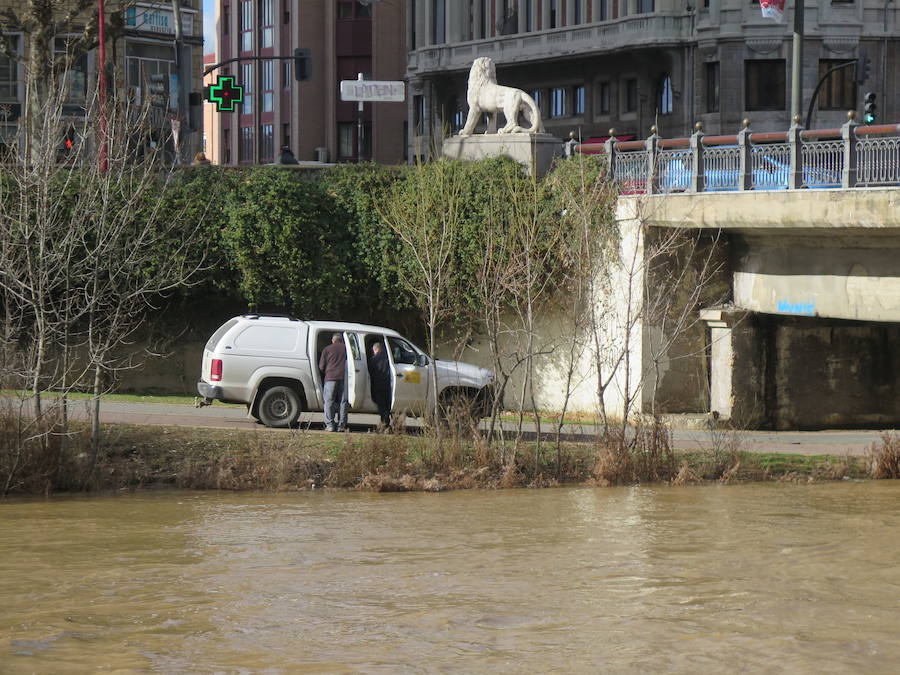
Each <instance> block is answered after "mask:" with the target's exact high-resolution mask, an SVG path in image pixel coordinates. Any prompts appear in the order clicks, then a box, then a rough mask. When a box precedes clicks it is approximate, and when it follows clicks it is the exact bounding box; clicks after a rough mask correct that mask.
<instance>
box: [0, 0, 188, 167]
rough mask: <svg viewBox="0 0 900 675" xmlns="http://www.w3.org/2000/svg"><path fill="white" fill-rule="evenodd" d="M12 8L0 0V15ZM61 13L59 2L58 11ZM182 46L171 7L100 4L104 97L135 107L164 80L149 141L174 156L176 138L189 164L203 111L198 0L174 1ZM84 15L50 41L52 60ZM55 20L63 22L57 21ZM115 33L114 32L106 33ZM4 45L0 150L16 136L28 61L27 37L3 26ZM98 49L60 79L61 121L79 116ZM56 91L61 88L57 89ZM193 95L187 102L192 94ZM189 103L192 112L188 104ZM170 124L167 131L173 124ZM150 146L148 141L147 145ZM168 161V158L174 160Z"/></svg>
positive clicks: (20, 9) (13, 1)
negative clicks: (155, 79)
mask: <svg viewBox="0 0 900 675" xmlns="http://www.w3.org/2000/svg"><path fill="white" fill-rule="evenodd" d="M5 8H9V9H11V10H12V11H13V12H14V13H15V14H16V16H20V15H21V16H24V14H23V13H24V12H25V11H27V10H26V9H25V7H24V3H21V2H19V1H18V0H0V11H2V10H4V9H5ZM63 9H64V7H63V3H60V12H61V13H62V10H63ZM178 9H179V14H180V16H181V22H182V41H181V44H180V45H179V46H176V45H175V40H174V38H175V12H174V9H173V7H172V5H171V3H169V2H167V3H160V2H149V1H148V2H141V1H138V2H128V3H121V2H109V3H108V4H107V26H108V28H107V45H106V58H107V62H108V64H109V65H108V66H107V70H108V72H109V73H110V74H111V76H112V79H111V81H109V88H108V91H110V92H113V93H116V92H121V93H125V94H127V96H128V97H129V99H130V100H131V101H132V103H133V104H136V105H141V104H143V102H144V99H145V97H146V96H147V93H148V91H149V84H150V78H151V76H153V75H162V76H165V78H166V80H165V86H166V88H167V90H168V91H167V96H166V97H165V105H164V110H159V111H157V112H156V113H155V114H154V115H153V117H152V119H153V124H154V126H155V127H156V129H155V132H154V133H153V134H151V136H152V137H154V138H156V139H158V140H159V141H160V142H164V143H167V144H168V145H170V146H171V149H172V150H174V143H173V142H172V140H173V139H172V136H173V134H172V132H173V131H177V135H178V137H179V141H180V149H181V156H182V158H189V157H190V156H191V155H192V154H193V152H195V151H196V150H197V149H199V147H200V143H201V130H202V117H201V116H202V110H201V107H200V105H199V103H200V101H199V98H198V97H199V94H200V91H201V73H202V49H203V36H202V29H203V15H202V0H180V4H179V7H178ZM89 16H90V14H89V13H85V14H84V15H83V16H82V17H77V18H76V19H75V20H74V21H73V22H72V23H71V25H70V26H69V28H68V32H66V33H64V34H60V35H57V36H56V37H55V38H54V50H55V52H56V53H57V54H62V53H64V52H66V50H67V48H69V46H70V45H71V43H72V40H73V39H74V38H76V37H77V36H78V35H79V34H80V33H81V31H82V30H83V28H84V24H85V22H86V21H87V20H88V18H89ZM60 18H62V17H60ZM114 25H115V26H116V28H113V26H114ZM3 39H4V40H5V43H6V45H7V46H8V48H9V50H10V51H11V52H12V54H13V55H14V58H10V57H9V56H7V55H4V54H0V143H9V142H11V141H12V139H13V138H15V136H16V131H17V129H18V123H19V119H20V117H21V114H22V108H23V106H24V105H25V81H26V71H25V63H26V62H27V57H28V49H29V44H28V33H27V32H26V31H24V30H19V29H18V28H17V27H16V26H15V25H10V26H8V27H7V29H6V30H5V31H4V32H3ZM98 66H99V56H98V50H97V49H96V48H95V49H92V50H90V51H88V52H86V53H84V54H81V55H80V56H79V57H78V58H77V59H76V60H75V63H74V65H73V67H72V68H71V69H70V70H69V71H68V72H67V73H66V75H65V78H64V79H65V86H66V87H67V90H66V92H67V93H66V101H65V105H64V109H63V115H64V117H69V118H79V117H82V116H83V115H84V111H85V108H86V107H87V106H88V105H89V104H90V99H91V97H92V96H93V92H94V91H95V90H96V84H97V73H98V70H99V67H98ZM61 84H62V83H61ZM192 92H193V93H195V94H196V95H195V96H193V97H191V96H190V94H191V93H192ZM192 103H193V105H192ZM173 121H174V124H173ZM154 142H155V141H154ZM173 159H174V157H173Z"/></svg>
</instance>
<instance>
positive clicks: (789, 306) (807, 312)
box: [778, 300, 816, 316]
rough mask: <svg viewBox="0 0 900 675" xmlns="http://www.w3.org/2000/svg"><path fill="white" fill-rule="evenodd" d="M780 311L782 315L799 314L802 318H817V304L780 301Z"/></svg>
mask: <svg viewBox="0 0 900 675" xmlns="http://www.w3.org/2000/svg"><path fill="white" fill-rule="evenodd" d="M778 311H779V312H781V313H782V314H799V315H800V316H815V315H816V303H815V302H791V301H790V300H779V301H778Z"/></svg>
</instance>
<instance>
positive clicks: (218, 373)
mask: <svg viewBox="0 0 900 675" xmlns="http://www.w3.org/2000/svg"><path fill="white" fill-rule="evenodd" d="M209 379H210V380H211V381H212V382H221V381H222V359H213V360H212V363H211V364H210V366H209Z"/></svg>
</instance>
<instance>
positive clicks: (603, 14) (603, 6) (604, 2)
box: [594, 0, 610, 21]
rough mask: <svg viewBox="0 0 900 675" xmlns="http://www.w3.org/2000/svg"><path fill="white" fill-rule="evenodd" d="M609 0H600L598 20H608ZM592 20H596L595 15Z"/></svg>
mask: <svg viewBox="0 0 900 675" xmlns="http://www.w3.org/2000/svg"><path fill="white" fill-rule="evenodd" d="M609 2H610V0H600V21H609ZM594 20H595V21H596V20H597V19H596V17H595V18H594Z"/></svg>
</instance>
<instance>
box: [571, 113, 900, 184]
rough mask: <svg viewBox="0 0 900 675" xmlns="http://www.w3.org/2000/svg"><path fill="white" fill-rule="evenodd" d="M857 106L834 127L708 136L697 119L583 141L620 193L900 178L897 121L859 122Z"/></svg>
mask: <svg viewBox="0 0 900 675" xmlns="http://www.w3.org/2000/svg"><path fill="white" fill-rule="evenodd" d="M854 116H855V115H854V113H853V112H852V111H851V112H850V113H848V114H847V117H848V121H847V123H846V124H845V125H843V126H842V127H840V128H839V129H802V128H801V127H800V126H799V125H798V124H796V123H795V124H793V125H792V126H791V128H790V129H788V130H787V131H779V132H753V131H750V128H749V127H750V123H749V121H748V120H744V125H743V127H744V128H743V129H742V130H741V131H740V133H737V134H735V135H734V136H707V135H705V134H704V133H703V128H702V126H701V124H700V123H699V122H698V123H697V125H696V126H695V128H696V131H695V133H694V134H692V135H691V136H690V137H689V138H659V136H657V135H656V128H655V127H653V128H651V135H650V137H649V138H647V139H646V140H644V141H616V138H615V130H614V129H610V138H609V140H607V141H606V142H605V143H582V144H579V145H577V146H576V151H577V152H582V153H585V154H596V153H603V154H605V155H606V156H607V157H608V158H609V163H610V170H611V173H612V176H613V178H614V179H615V181H616V182H617V183H618V185H619V187H620V190H621V191H622V193H623V194H668V193H674V192H728V191H742V190H797V189H828V188H854V187H876V186H884V185H900V124H878V125H869V126H860V125H859V124H857V123H856V122H855V120H854Z"/></svg>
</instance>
